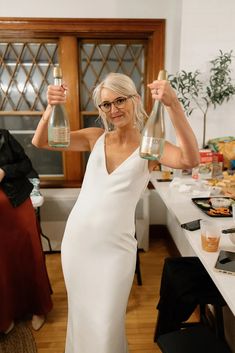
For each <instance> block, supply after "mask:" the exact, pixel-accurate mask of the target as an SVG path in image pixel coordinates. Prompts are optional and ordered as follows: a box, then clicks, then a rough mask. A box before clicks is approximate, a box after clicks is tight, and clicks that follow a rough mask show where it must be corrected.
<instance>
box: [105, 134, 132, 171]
mask: <svg viewBox="0 0 235 353" xmlns="http://www.w3.org/2000/svg"><path fill="white" fill-rule="evenodd" d="M105 142H106V141H105V134H104V139H103V155H104V166H105V171H106V173H107V175H112V174H113V173H115V172H116V170H117V169H119V168H120V167H121V166H122V165H123V164H125V163H126V162H127V161H128V160H129V159H130V158H131V157H132V156H133V155H134V154H135V153H136V152H137V151H138V150H139V147H136V149H135V150H134V151H133V152H131V153H130V154H129V156H128V157H127V158H125V159H124V160H123V161H122V162H121V163H120V164H119V165H118V166H117V167H116V168H115V169H113V170H112V171H111V172H109V171H108V168H107V157H106V149H105V146H106V143H105Z"/></svg>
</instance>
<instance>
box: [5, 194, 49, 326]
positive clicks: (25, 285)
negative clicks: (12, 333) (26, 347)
mask: <svg viewBox="0 0 235 353" xmlns="http://www.w3.org/2000/svg"><path fill="white" fill-rule="evenodd" d="M51 309H52V300H51V286H50V282H49V278H48V275H47V269H46V264H45V257H44V253H43V251H42V245H41V239H40V234H39V230H38V225H37V219H36V216H35V210H34V208H33V206H32V203H31V200H30V198H28V199H27V200H26V201H24V202H23V203H22V204H21V205H20V206H18V207H13V206H12V205H11V203H10V202H9V199H8V198H7V196H6V195H5V193H4V192H3V191H2V189H1V188H0V332H1V331H5V330H6V329H7V328H8V327H9V325H10V324H11V322H12V321H14V320H20V319H24V318H27V317H29V315H30V316H31V315H33V314H36V315H46V314H47V313H48V312H49V311H50V310H51Z"/></svg>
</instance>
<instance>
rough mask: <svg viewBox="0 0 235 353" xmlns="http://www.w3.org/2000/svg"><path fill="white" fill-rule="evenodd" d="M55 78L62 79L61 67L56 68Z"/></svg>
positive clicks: (54, 71)
mask: <svg viewBox="0 0 235 353" xmlns="http://www.w3.org/2000/svg"><path fill="white" fill-rule="evenodd" d="M53 77H54V78H62V70H61V68H60V67H59V66H54V69H53Z"/></svg>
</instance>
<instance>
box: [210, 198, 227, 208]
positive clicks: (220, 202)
mask: <svg viewBox="0 0 235 353" xmlns="http://www.w3.org/2000/svg"><path fill="white" fill-rule="evenodd" d="M210 201H211V205H212V207H213V208H220V207H229V206H230V205H231V203H232V200H230V199H226V198H223V197H212V198H211V200H210Z"/></svg>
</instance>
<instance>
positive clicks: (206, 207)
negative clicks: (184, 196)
mask: <svg viewBox="0 0 235 353" xmlns="http://www.w3.org/2000/svg"><path fill="white" fill-rule="evenodd" d="M211 199H212V198H211V197H195V198H192V201H193V203H194V204H195V205H196V206H197V207H198V208H200V210H201V211H203V212H204V213H206V214H207V215H208V216H210V217H232V206H231V205H232V203H235V198H231V197H223V199H225V200H231V205H230V206H229V207H218V208H214V207H212V203H211Z"/></svg>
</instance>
